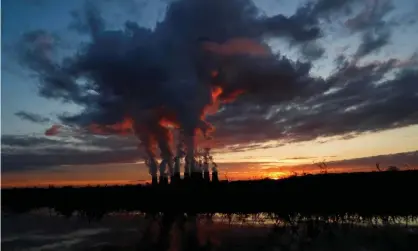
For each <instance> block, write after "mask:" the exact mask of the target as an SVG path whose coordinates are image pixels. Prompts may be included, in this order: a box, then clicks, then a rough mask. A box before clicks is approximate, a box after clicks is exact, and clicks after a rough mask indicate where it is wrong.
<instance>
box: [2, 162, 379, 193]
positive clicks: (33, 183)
mask: <svg viewBox="0 0 418 251" xmlns="http://www.w3.org/2000/svg"><path fill="white" fill-rule="evenodd" d="M137 165H138V164H132V169H129V170H127V171H125V172H123V171H122V174H121V173H118V168H112V170H114V172H113V171H112V173H107V174H105V175H104V176H103V174H102V173H100V169H101V168H102V165H97V167H95V170H94V171H93V172H92V171H87V172H88V173H86V174H83V170H80V169H79V170H78V171H74V167H73V166H69V167H66V168H68V170H73V171H72V172H73V173H67V172H59V171H58V172H53V171H51V172H48V173H28V174H25V176H24V178H23V179H22V178H20V177H17V176H16V175H10V174H7V173H5V174H3V177H2V184H1V188H10V187H48V186H50V185H52V186H88V185H90V186H96V185H100V186H104V185H109V186H111V185H135V184H145V183H150V177H149V175H148V174H147V173H146V170H145V166H144V170H143V171H144V172H143V173H142V174H140V173H138V167H137ZM222 166H224V167H222ZM260 167H261V165H260V164H257V163H235V164H233V163H225V165H220V169H219V179H220V180H229V181H235V180H256V179H265V178H268V179H274V180H278V179H283V178H287V177H290V176H293V175H298V176H301V175H306V174H319V173H320V170H319V168H317V167H315V166H313V165H299V166H286V167H278V166H272V167H271V168H268V169H261V168H260ZM109 170H110V169H109ZM365 171H367V172H370V171H376V169H375V168H374V167H372V166H344V167H343V166H340V167H332V168H329V169H328V173H342V172H365ZM108 172H109V171H108ZM112 177H115V178H114V179H112ZM132 177H135V178H136V180H132Z"/></svg>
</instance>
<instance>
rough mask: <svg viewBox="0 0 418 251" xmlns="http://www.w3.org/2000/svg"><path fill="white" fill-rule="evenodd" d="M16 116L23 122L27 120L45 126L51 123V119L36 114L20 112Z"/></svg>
mask: <svg viewBox="0 0 418 251" xmlns="http://www.w3.org/2000/svg"><path fill="white" fill-rule="evenodd" d="M15 115H16V116H18V117H19V118H20V119H22V120H27V121H29V122H32V123H39V124H44V123H48V122H50V121H51V119H50V118H47V117H44V116H42V115H39V114H36V113H31V112H25V111H20V112H17V113H15Z"/></svg>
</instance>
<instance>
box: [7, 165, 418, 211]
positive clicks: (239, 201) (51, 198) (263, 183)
mask: <svg viewBox="0 0 418 251" xmlns="http://www.w3.org/2000/svg"><path fill="white" fill-rule="evenodd" d="M214 174H215V175H216V172H215V173H214ZM215 180H216V178H215ZM417 180H418V171H412V170H411V171H398V172H369V173H342V174H321V175H307V176H298V177H290V178H287V179H282V180H251V181H235V182H215V181H212V182H211V183H209V184H205V183H204V182H201V183H200V184H201V185H195V184H194V183H193V182H185V183H181V184H180V185H179V186H178V187H174V188H173V187H171V186H157V187H156V186H147V185H145V186H142V185H126V186H107V187H104V186H102V187H100V186H90V187H81V188H76V187H74V188H73V187H50V188H22V189H2V210H3V212H10V211H12V212H27V211H28V210H32V209H37V208H51V209H54V210H55V211H56V212H59V213H60V214H62V215H66V216H71V215H72V214H73V212H76V211H78V212H80V213H81V214H83V215H87V216H97V217H100V216H103V215H104V214H106V213H108V212H116V211H121V210H128V211H141V212H145V213H155V212H162V213H166V212H168V213H186V214H189V213H214V212H218V213H234V212H240V213H257V212H271V213H274V214H280V215H285V216H286V215H296V214H298V213H301V214H303V215H304V216H306V215H308V216H309V215H321V216H326V215H328V216H331V217H336V216H344V215H346V214H350V215H354V214H356V215H361V216H362V217H363V216H374V215H382V216H388V215H394V216H396V215H398V216H408V215H409V216H418V204H417V203H415V202H414V200H413V199H411V198H414V191H415V187H416V181H417ZM370 182H372V183H373V186H374V187H386V186H387V184H391V189H389V190H386V191H385V192H384V193H376V190H375V189H373V188H371V187H370V184H371V183H370ZM330 189H332V191H333V194H332V193H331V194H330V191H331V190H330ZM171 197H173V198H176V203H172V200H165V199H161V200H156V198H171ZM136 198H140V199H136ZM208 198H215V199H208Z"/></svg>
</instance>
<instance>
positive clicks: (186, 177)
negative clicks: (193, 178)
mask: <svg viewBox="0 0 418 251" xmlns="http://www.w3.org/2000/svg"><path fill="white" fill-rule="evenodd" d="M189 179H190V165H189V160H188V159H187V158H186V161H185V163H184V180H189Z"/></svg>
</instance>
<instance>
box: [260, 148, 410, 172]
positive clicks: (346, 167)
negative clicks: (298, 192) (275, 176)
mask: <svg viewBox="0 0 418 251" xmlns="http://www.w3.org/2000/svg"><path fill="white" fill-rule="evenodd" d="M376 163H379V164H380V167H381V169H383V170H385V169H386V168H388V167H389V166H396V167H398V168H399V169H400V170H405V169H416V168H418V151H414V152H402V153H395V154H384V155H376V156H370V157H363V158H354V159H345V160H338V161H327V162H326V164H327V167H328V172H353V171H354V172H355V171H357V172H367V171H372V170H373V171H377V168H376ZM283 170H289V166H276V167H267V168H263V171H266V172H277V171H278V172H280V171H283ZM290 170H294V171H295V172H298V173H299V174H300V172H307V173H310V172H319V167H318V166H317V165H316V164H302V165H295V166H292V167H290Z"/></svg>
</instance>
